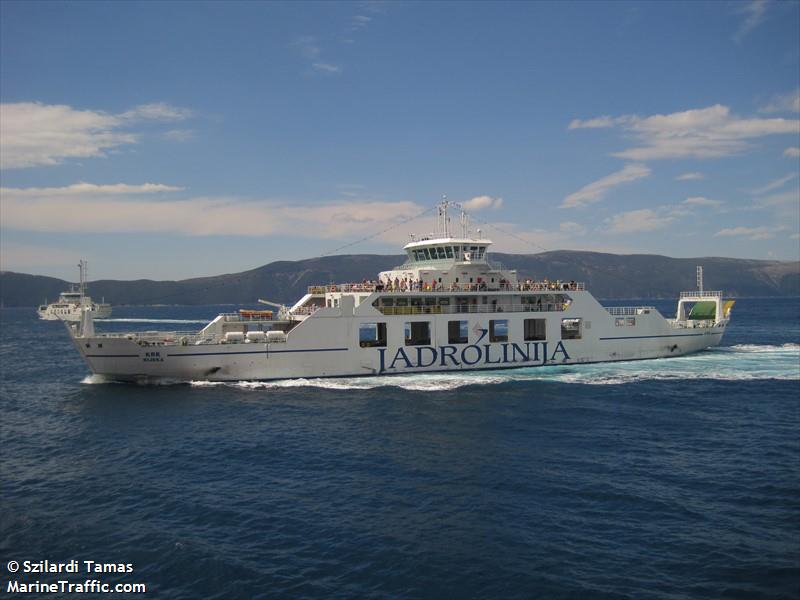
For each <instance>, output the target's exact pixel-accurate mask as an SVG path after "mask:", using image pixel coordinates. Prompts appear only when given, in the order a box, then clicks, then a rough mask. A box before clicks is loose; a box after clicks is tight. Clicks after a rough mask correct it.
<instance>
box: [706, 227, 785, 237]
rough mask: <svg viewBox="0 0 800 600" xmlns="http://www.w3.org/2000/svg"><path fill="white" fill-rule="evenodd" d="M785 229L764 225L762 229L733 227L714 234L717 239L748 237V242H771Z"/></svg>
mask: <svg viewBox="0 0 800 600" xmlns="http://www.w3.org/2000/svg"><path fill="white" fill-rule="evenodd" d="M784 230H785V228H784V227H767V226H765V225H762V226H760V227H733V228H730V229H721V230H720V231H718V232H717V233H715V234H714V236H715V237H746V238H747V239H748V240H752V241H757V240H771V239H772V238H774V237H775V235H776V234H777V233H779V232H781V231H784Z"/></svg>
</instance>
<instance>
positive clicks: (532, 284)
mask: <svg viewBox="0 0 800 600" xmlns="http://www.w3.org/2000/svg"><path fill="white" fill-rule="evenodd" d="M577 289H578V284H577V283H576V282H575V281H561V280H560V279H556V280H555V281H549V280H548V279H547V278H545V279H543V280H542V281H536V280H535V279H526V280H525V281H520V282H517V283H512V282H510V281H506V280H505V279H501V280H500V282H499V283H489V282H487V281H485V280H481V278H480V277H479V278H478V281H477V283H455V282H453V283H450V284H445V283H440V282H439V281H437V280H435V279H434V280H432V281H430V282H427V281H423V280H422V279H416V280H414V279H409V278H408V277H404V278H403V279H400V278H399V277H395V278H394V280H392V278H391V277H387V278H386V279H378V280H377V281H372V280H368V279H365V280H364V281H363V282H362V283H352V284H344V285H341V286H336V285H331V286H328V291H330V292H336V291H351V292H375V291H377V292H383V291H390V292H446V291H451V292H456V291H471V292H476V291H485V290H492V291H496V290H502V291H520V292H522V291H548V290H553V291H556V290H577Z"/></svg>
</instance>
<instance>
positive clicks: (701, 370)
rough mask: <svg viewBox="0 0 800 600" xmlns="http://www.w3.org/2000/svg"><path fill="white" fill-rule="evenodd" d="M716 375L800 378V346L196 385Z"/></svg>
mask: <svg viewBox="0 0 800 600" xmlns="http://www.w3.org/2000/svg"><path fill="white" fill-rule="evenodd" d="M691 379H715V380H720V381H748V380H758V379H784V380H800V344H783V345H782V346H769V345H756V344H740V345H736V346H724V347H721V348H714V349H712V350H708V351H705V352H700V353H698V354H692V355H689V356H683V357H676V358H661V359H653V360H643V361H630V362H616V363H596V364H588V365H564V366H557V365H550V366H545V367H524V368H520V369H508V370H497V371H462V372H458V373H417V374H414V375H391V376H375V377H340V378H323V379H287V380H280V381H238V382H212V381H191V382H189V383H190V384H191V385H192V386H195V387H211V386H228V387H236V388H239V389H246V390H262V389H274V388H294V387H316V388H322V389H330V390H369V389H374V388H378V387H384V386H392V387H397V388H400V389H404V390H412V391H447V390H454V389H457V388H460V387H463V386H467V385H492V384H499V383H509V382H515V381H551V382H556V383H578V384H583V385H620V384H625V383H634V382H637V381H656V380H691Z"/></svg>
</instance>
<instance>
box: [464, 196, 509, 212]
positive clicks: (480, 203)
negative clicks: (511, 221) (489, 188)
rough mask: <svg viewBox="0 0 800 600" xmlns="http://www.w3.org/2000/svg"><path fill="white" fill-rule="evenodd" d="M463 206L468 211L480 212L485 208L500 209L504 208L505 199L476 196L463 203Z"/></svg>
mask: <svg viewBox="0 0 800 600" xmlns="http://www.w3.org/2000/svg"><path fill="white" fill-rule="evenodd" d="M461 206H463V207H464V210H466V211H472V212H475V211H479V210H483V209H485V208H491V209H495V210H496V209H498V208H500V207H501V206H503V199H502V198H492V197H491V196H475V197H474V198H471V199H470V200H467V201H466V202H463V203H462V204H461Z"/></svg>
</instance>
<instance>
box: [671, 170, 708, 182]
mask: <svg viewBox="0 0 800 600" xmlns="http://www.w3.org/2000/svg"><path fill="white" fill-rule="evenodd" d="M705 178H706V176H705V175H703V174H702V173H698V172H696V171H695V172H693V173H683V174H682V175H678V176H677V177H676V178H675V179H677V180H678V181H692V180H695V179H705Z"/></svg>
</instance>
